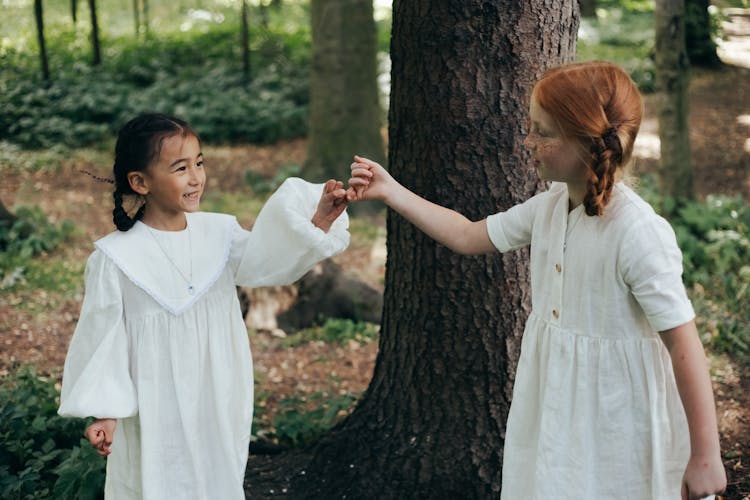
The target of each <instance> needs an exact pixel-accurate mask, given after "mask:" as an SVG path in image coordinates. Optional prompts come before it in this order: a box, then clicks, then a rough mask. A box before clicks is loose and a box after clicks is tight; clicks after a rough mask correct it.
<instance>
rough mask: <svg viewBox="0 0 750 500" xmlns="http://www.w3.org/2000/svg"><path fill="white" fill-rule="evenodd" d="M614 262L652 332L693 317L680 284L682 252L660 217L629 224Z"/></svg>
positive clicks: (670, 227) (669, 228)
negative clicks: (616, 260) (616, 263)
mask: <svg viewBox="0 0 750 500" xmlns="http://www.w3.org/2000/svg"><path fill="white" fill-rule="evenodd" d="M618 262H619V268H620V272H621V274H622V278H623V280H624V281H625V283H626V284H627V285H628V287H629V288H630V291H631V292H632V294H633V296H634V297H635V299H636V301H637V302H638V304H639V305H640V306H641V309H643V312H644V313H645V315H646V318H647V319H648V321H649V323H650V324H651V327H652V328H653V329H654V330H655V331H657V332H661V331H664V330H669V329H670V328H675V327H677V326H680V325H683V324H685V323H687V322H688V321H690V320H692V319H694V318H695V312H694V310H693V306H692V304H691V303H690V299H688V296H687V292H686V291H685V286H684V284H683V283H682V252H680V248H679V247H678V246H677V239H676V237H675V233H674V230H673V229H672V226H670V225H669V222H667V221H666V220H665V219H664V218H662V217H659V216H657V215H651V216H649V217H648V218H646V219H645V220H643V221H642V222H640V223H637V224H636V225H634V226H632V227H631V228H630V229H629V230H628V231H627V233H626V235H625V237H624V240H623V242H622V244H621V251H620V255H619V258H618Z"/></svg>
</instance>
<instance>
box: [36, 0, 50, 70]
mask: <svg viewBox="0 0 750 500" xmlns="http://www.w3.org/2000/svg"><path fill="white" fill-rule="evenodd" d="M34 19H35V20H36V39H37V42H38V43H39V59H40V62H41V66H42V78H43V79H44V80H49V61H48V60H47V44H46V42H45V40H44V12H43V9H42V0H34Z"/></svg>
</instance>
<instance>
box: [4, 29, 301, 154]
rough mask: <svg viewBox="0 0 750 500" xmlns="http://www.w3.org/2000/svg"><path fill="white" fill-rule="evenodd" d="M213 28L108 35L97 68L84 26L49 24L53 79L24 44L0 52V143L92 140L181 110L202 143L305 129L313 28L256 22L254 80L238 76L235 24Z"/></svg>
mask: <svg viewBox="0 0 750 500" xmlns="http://www.w3.org/2000/svg"><path fill="white" fill-rule="evenodd" d="M209 28H210V29H205V30H199V29H195V30H190V31H186V32H182V31H174V32H166V33H160V34H159V35H156V34H151V35H150V36H149V37H148V39H147V40H143V39H140V40H139V39H135V38H134V37H133V36H132V35H130V34H128V35H122V36H119V37H115V38H111V39H107V38H106V34H104V35H103V37H104V42H103V45H104V47H105V56H104V61H103V64H102V65H101V67H98V68H92V67H90V66H89V64H88V63H87V62H86V61H87V59H88V52H87V51H88V50H89V49H88V44H87V42H86V40H85V36H83V35H82V33H81V31H80V30H79V31H71V30H70V28H69V27H66V28H65V29H60V28H58V29H57V30H54V29H53V30H50V32H49V33H48V36H47V43H48V47H49V52H50V54H54V55H55V56H54V57H52V56H51V57H52V59H51V61H50V65H51V68H52V73H53V76H52V81H51V82H49V83H47V82H42V81H40V79H39V76H38V74H37V73H38V70H37V65H38V62H37V56H36V53H35V52H34V51H33V50H30V49H29V47H15V46H13V45H11V46H9V47H2V48H0V108H1V109H3V113H2V114H0V140H2V139H4V140H7V141H10V142H13V143H15V144H18V145H21V146H23V147H27V148H47V147H51V146H52V145H55V144H64V145H67V146H70V147H77V146H83V145H90V144H95V143H97V142H99V141H102V140H103V139H108V138H110V137H111V136H112V135H113V134H114V133H115V132H116V131H117V130H118V129H119V127H120V126H122V124H123V123H124V122H125V121H127V120H128V119H130V118H132V117H133V116H135V115H136V114H138V113H141V112H145V111H161V112H166V113H173V114H177V115H180V116H182V117H183V118H185V119H187V120H188V121H189V122H190V123H191V124H192V125H193V126H194V127H195V128H196V130H198V132H199V133H200V134H201V137H202V138H203V139H204V140H205V141H208V142H233V141H247V142H254V143H272V142H275V141H278V140H280V139H290V138H295V137H300V136H302V135H304V134H305V133H306V128H307V124H306V120H307V105H308V100H309V98H308V86H309V77H308V72H309V71H308V64H309V57H310V46H311V39H310V33H309V28H308V27H307V26H306V25H297V26H294V29H289V27H288V26H286V25H283V24H281V22H279V24H278V25H276V26H271V27H269V28H264V27H261V26H257V25H253V26H252V27H251V28H252V32H251V51H252V56H251V59H252V68H251V71H252V75H251V81H250V82H245V81H244V78H243V75H242V69H241V63H240V61H241V57H240V48H239V44H238V43H237V40H238V33H239V28H238V25H237V24H236V23H225V24H216V25H211V26H210V27H209ZM4 40H9V39H4Z"/></svg>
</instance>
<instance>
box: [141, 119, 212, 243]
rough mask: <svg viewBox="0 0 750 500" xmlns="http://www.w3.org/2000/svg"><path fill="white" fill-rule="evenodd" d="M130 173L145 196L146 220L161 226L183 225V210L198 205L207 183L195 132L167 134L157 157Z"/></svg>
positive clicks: (144, 217) (175, 226) (193, 209)
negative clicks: (139, 170) (140, 168)
mask: <svg viewBox="0 0 750 500" xmlns="http://www.w3.org/2000/svg"><path fill="white" fill-rule="evenodd" d="M128 177H129V181H130V184H131V186H132V187H133V190H134V191H136V192H138V193H139V194H141V195H143V196H144V197H145V198H146V212H145V214H144V216H143V222H145V223H147V224H149V225H150V226H152V227H156V228H158V229H168V230H176V229H183V228H184V224H185V215H184V214H185V212H195V211H197V210H198V209H199V205H200V198H201V195H202V194H203V188H204V186H205V183H206V172H205V170H204V169H203V154H202V153H201V149H200V142H198V139H197V138H196V137H195V136H194V135H192V134H188V135H186V136H183V135H181V134H175V135H171V136H169V137H166V138H164V140H163V141H162V144H161V149H160V151H159V156H158V158H156V160H154V161H153V162H152V163H151V164H150V165H149V166H148V168H146V169H145V170H144V171H143V172H131V173H130V174H128Z"/></svg>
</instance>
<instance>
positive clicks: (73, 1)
mask: <svg viewBox="0 0 750 500" xmlns="http://www.w3.org/2000/svg"><path fill="white" fill-rule="evenodd" d="M70 17H72V18H73V24H76V23H77V22H78V1H77V0H70Z"/></svg>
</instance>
